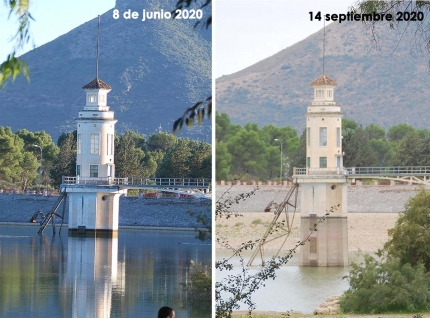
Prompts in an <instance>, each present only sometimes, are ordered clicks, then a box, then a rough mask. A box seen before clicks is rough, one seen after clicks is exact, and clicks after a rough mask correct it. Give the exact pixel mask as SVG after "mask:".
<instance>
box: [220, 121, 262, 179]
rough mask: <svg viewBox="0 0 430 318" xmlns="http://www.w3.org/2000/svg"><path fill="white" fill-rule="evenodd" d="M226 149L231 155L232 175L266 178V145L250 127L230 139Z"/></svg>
mask: <svg viewBox="0 0 430 318" xmlns="http://www.w3.org/2000/svg"><path fill="white" fill-rule="evenodd" d="M227 149H228V152H229V153H230V154H231V155H232V167H231V173H232V174H242V173H244V172H248V173H249V174H251V175H253V176H255V177H259V178H264V177H265V176H266V172H267V170H265V168H266V167H267V156H266V153H265V152H266V144H265V142H264V141H262V140H261V139H260V134H259V132H258V131H256V130H255V129H253V127H252V126H248V130H247V129H242V130H241V131H240V132H239V133H238V134H236V135H234V136H233V137H231V138H230V139H229V141H228V142H227Z"/></svg>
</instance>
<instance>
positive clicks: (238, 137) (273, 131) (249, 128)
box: [216, 113, 299, 180]
mask: <svg viewBox="0 0 430 318" xmlns="http://www.w3.org/2000/svg"><path fill="white" fill-rule="evenodd" d="M275 139H276V140H275ZM216 142H217V144H216V153H217V156H216V160H217V162H216V167H217V169H216V173H217V175H216V177H217V179H218V180H220V179H224V180H225V179H228V178H229V177H231V176H232V175H233V176H234V175H240V174H243V173H244V172H246V173H247V176H248V178H257V179H260V180H267V179H273V178H277V177H278V176H279V175H280V172H281V171H280V169H281V164H280V163H281V156H282V172H283V174H284V173H286V172H287V170H288V167H289V159H288V158H289V157H288V156H289V155H291V154H292V153H294V152H295V150H296V149H297V147H298V145H299V138H298V136H297V132H296V131H295V130H294V129H292V128H291V127H275V126H274V125H267V126H264V127H263V128H262V129H260V128H259V127H258V125H257V124H255V123H247V124H246V125H245V126H244V127H241V126H239V125H233V124H231V122H230V119H229V117H228V116H227V114H218V113H217V114H216ZM281 144H282V152H281ZM231 178H233V177H231Z"/></svg>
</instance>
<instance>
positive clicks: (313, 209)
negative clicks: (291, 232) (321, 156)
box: [297, 175, 349, 266]
mask: <svg viewBox="0 0 430 318" xmlns="http://www.w3.org/2000/svg"><path fill="white" fill-rule="evenodd" d="M297 182H298V183H299V184H300V205H301V209H300V214H301V226H300V227H301V228H300V239H301V240H302V241H304V240H306V239H307V238H308V236H309V233H310V231H311V230H310V229H313V228H314V227H315V224H317V226H316V231H315V232H314V233H313V234H312V235H311V236H310V237H309V241H306V242H305V244H304V245H302V246H301V247H300V262H299V264H300V265H301V266H348V263H349V262H348V225H347V224H348V219H347V194H348V183H347V181H346V178H345V176H344V175H305V176H300V177H298V178H297ZM327 213H328V214H329V215H326V214H327ZM322 217H324V218H325V220H324V221H322V222H321V223H318V221H319V220H320V218H322Z"/></svg>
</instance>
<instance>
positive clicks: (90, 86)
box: [82, 77, 112, 89]
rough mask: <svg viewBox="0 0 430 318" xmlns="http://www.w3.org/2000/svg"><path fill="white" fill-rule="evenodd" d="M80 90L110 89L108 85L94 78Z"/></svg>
mask: <svg viewBox="0 0 430 318" xmlns="http://www.w3.org/2000/svg"><path fill="white" fill-rule="evenodd" d="M82 89H112V88H111V87H110V86H109V85H108V84H106V83H105V82H103V81H102V80H101V79H100V78H98V77H96V78H95V79H93V80H92V81H91V82H89V83H88V84H87V85H85V86H84V87H82Z"/></svg>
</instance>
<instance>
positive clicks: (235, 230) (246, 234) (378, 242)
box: [216, 185, 418, 252]
mask: <svg viewBox="0 0 430 318" xmlns="http://www.w3.org/2000/svg"><path fill="white" fill-rule="evenodd" d="M253 188H254V187H253V186H234V187H233V188H231V189H230V190H229V193H230V196H235V195H237V194H239V193H243V192H249V191H251V190H252V189H253ZM227 189H228V187H227V186H217V189H216V191H217V197H219V196H220V195H222V194H223V193H224V192H225V191H226V190H227ZM417 189H418V187H415V186H410V185H396V186H359V187H358V186H350V187H349V189H348V247H349V251H350V252H355V251H358V250H361V251H363V252H375V251H377V249H379V248H381V247H382V246H383V244H384V242H386V241H387V240H388V233H387V230H388V229H390V228H393V226H394V224H395V222H396V220H397V218H398V215H399V212H401V211H403V209H404V205H405V203H406V201H407V200H408V199H409V198H410V197H411V196H413V195H414V194H415V193H416V190H417ZM286 190H287V188H286V187H282V188H281V186H260V190H258V191H257V192H256V194H255V195H254V196H252V197H251V198H249V199H247V200H246V201H244V202H242V203H240V204H239V205H237V206H233V207H232V211H234V212H239V213H241V215H242V216H238V217H232V218H230V219H227V220H226V219H224V218H220V219H217V221H216V228H217V236H218V237H224V238H225V239H226V240H227V241H228V242H229V244H230V245H232V246H239V245H240V244H241V243H243V242H247V241H250V240H256V239H259V238H261V237H262V236H263V234H264V232H265V231H266V229H267V226H268V225H269V224H270V222H271V221H272V219H273V217H274V214H273V213H267V212H266V213H265V212H262V211H264V208H265V207H266V206H267V204H268V203H269V202H270V201H272V200H275V202H280V201H281V199H282V198H283V196H285V194H286ZM299 197H300V195H299ZM299 210H300V202H299V204H298V211H299ZM272 211H273V210H272ZM288 215H289V218H290V220H292V218H293V216H294V222H293V226H292V228H293V230H292V234H291V236H290V238H289V239H288V240H287V242H286V244H285V245H284V248H288V249H289V248H291V247H293V246H294V244H295V242H297V241H298V239H299V238H300V233H299V229H300V213H296V214H295V215H294V214H293V213H289V214H288ZM285 217H286V216H285V214H284V215H283V216H282V218H283V219H285ZM280 220H281V219H279V220H278V221H280ZM281 244H282V240H278V241H272V242H270V243H268V244H266V245H265V249H266V250H277V249H279V247H280V246H281ZM217 248H221V246H220V245H219V244H218V245H217Z"/></svg>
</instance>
